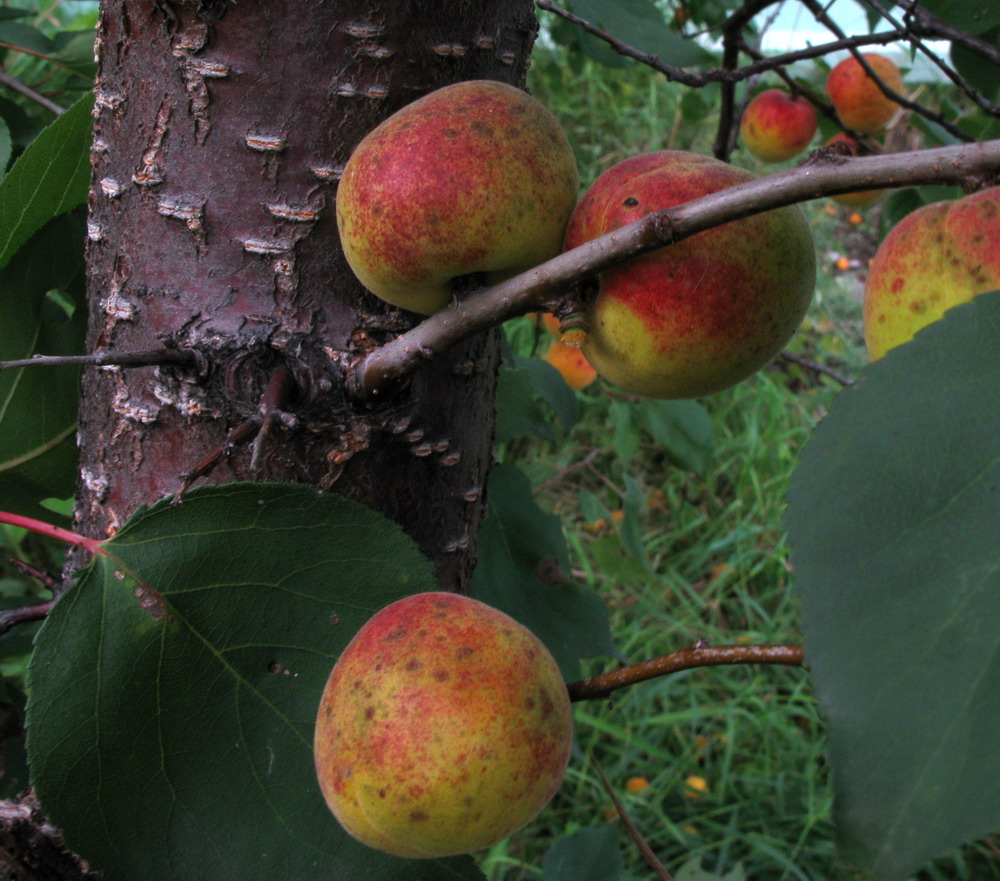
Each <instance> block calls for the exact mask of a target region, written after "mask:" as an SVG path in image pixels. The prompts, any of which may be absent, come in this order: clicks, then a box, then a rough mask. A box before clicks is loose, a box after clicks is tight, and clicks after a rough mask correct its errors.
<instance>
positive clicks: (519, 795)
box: [314, 56, 1000, 858]
mask: <svg viewBox="0 0 1000 881" xmlns="http://www.w3.org/2000/svg"><path fill="white" fill-rule="evenodd" d="M867 58H868V62H869V64H870V66H871V67H872V68H873V69H874V70H876V72H877V73H878V74H879V75H880V76H881V77H882V78H883V80H884V81H885V82H886V83H887V84H888V85H889V86H890V87H891V88H893V89H894V90H898V89H899V88H900V87H901V85H902V83H901V82H900V81H898V80H897V77H898V71H895V67H894V66H892V67H888V66H886V65H884V64H882V62H881V61H879V60H877V56H867ZM852 61H853V59H849V60H848V62H845V63H844V64H842V65H838V67H837V68H835V69H834V71H833V72H832V73H831V75H830V82H829V92H830V95H831V98H832V99H833V101H834V104H835V107H836V109H837V113H838V115H839V116H840V118H841V121H842V122H843V123H844V125H845V126H848V127H849V128H850V129H852V130H853V131H854V132H856V133H871V132H873V131H876V130H878V128H879V127H880V126H884V125H885V124H886V122H887V121H888V119H889V117H890V116H891V115H892V114H893V113H894V112H895V105H894V104H893V103H892V102H891V101H889V100H888V99H885V98H884V96H883V95H882V94H881V92H879V94H878V96H876V95H874V93H872V91H871V84H870V81H867V80H866V78H865V77H864V76H861V75H859V74H858V72H857V69H855V67H854V66H853V65H856V64H857V62H853V65H852ZM889 64H891V62H889ZM894 71H895V73H894ZM862 73H864V71H863V70H862ZM748 117H749V118H748ZM781 119H785V120H794V121H795V127H796V131H794V132H792V133H791V135H790V136H788V137H785V136H784V135H782V134H781V132H780V131H779V129H780V126H778V128H777V129H776V128H775V126H774V124H773V123H774V121H775V120H779V121H780V120H781ZM814 131H815V113H814V112H812V108H811V107H810V106H809V105H808V104H805V103H804V102H803V101H802V100H801V99H790V98H788V97H787V96H784V95H783V94H781V93H775V92H773V91H772V92H765V93H763V94H762V95H760V96H758V98H757V99H756V100H755V101H754V102H752V103H751V105H750V106H749V107H748V110H747V115H746V116H745V117H744V141H745V143H746V144H747V146H748V148H749V149H752V150H753V151H754V152H756V153H757V155H759V156H761V157H762V158H765V159H767V160H768V161H778V160H780V159H783V158H789V157H790V156H792V155H795V152H794V151H799V150H802V149H804V147H805V145H807V144H808V142H809V140H810V139H811V138H812V136H813V134H814ZM775 132H777V134H775ZM786 134H787V133H786ZM779 135H780V136H779ZM842 137H843V138H844V139H846V140H845V146H844V148H843V149H847V150H848V151H853V150H855V149H856V147H857V145H856V142H855V141H854V140H853V139H852V138H850V137H849V136H848V135H846V134H845V135H843V136H842ZM752 177H753V175H752V174H751V173H750V172H748V171H744V170H741V169H738V168H736V167H734V166H732V165H729V164H727V163H724V162H720V161H718V160H716V159H713V158H710V157H707V156H701V155H697V154H694V153H687V152H679V151H670V150H664V151H658V152H653V153H648V154H645V155H641V156H635V157H632V158H629V159H626V160H624V161H622V162H620V163H618V164H617V165H615V166H613V167H612V168H610V169H608V170H607V171H606V172H604V173H603V174H602V175H600V176H599V177H598V178H597V180H596V181H595V182H594V183H593V185H592V186H591V187H590V189H589V190H588V191H587V192H586V193H585V194H584V195H583V197H582V198H581V199H580V200H579V202H577V189H578V180H577V171H576V163H575V160H574V155H573V150H572V147H571V145H570V144H569V141H568V140H567V138H566V136H565V134H564V133H563V132H562V130H561V128H560V127H559V125H558V123H557V122H556V121H555V119H554V118H553V117H552V116H551V114H550V113H549V112H548V111H547V110H545V108H543V107H542V106H541V105H540V104H539V103H538V102H537V101H535V100H534V99H532V98H530V97H529V96H528V95H526V94H525V93H524V92H522V91H520V90H518V89H515V88H513V87H511V86H507V85H504V84H501V83H496V82H491V81H473V82H466V83H460V84H458V85H454V86H449V87H446V88H443V89H440V90H438V91H436V92H433V93H431V94H430V95H427V96H426V97H424V98H422V99H420V100H418V101H415V102H414V103H412V104H410V105H408V106H407V107H404V108H403V109H402V110H401V111H399V112H398V113H397V114H395V115H394V116H392V117H390V118H389V119H388V120H386V121H385V122H384V123H383V124H382V125H380V126H379V127H378V128H376V129H375V130H374V131H372V132H371V133H370V134H369V135H368V136H367V137H366V138H365V139H364V140H363V141H362V142H361V143H360V144H359V145H358V147H357V149H356V151H355V152H354V154H353V155H352V157H351V159H350V161H349V162H348V164H347V166H346V168H345V171H344V176H343V179H342V181H341V184H340V189H339V192H338V196H337V219H338V224H339V228H340V233H341V239H342V244H343V248H344V253H345V255H346V257H347V260H348V262H349V263H350V265H351V267H352V268H353V270H354V272H355V273H356V274H357V276H358V278H359V279H360V280H361V281H362V283H363V284H364V285H365V286H366V287H367V288H368V289H369V290H370V291H371V292H373V293H374V294H376V295H377V296H379V297H381V298H383V299H384V300H386V301H387V302H389V303H391V304H393V305H395V306H397V307H399V308H402V309H407V310H410V311H413V312H417V313H424V314H429V313H432V312H435V311H437V310H440V309H442V308H445V307H447V306H448V305H449V303H451V302H453V300H455V299H456V298H458V299H460V298H461V297H462V296H464V295H465V294H467V293H468V292H469V291H470V290H471V289H473V288H474V287H475V286H476V285H481V284H490V283H493V282H496V281H498V280H501V279H504V278H507V277H509V276H512V275H515V274H517V273H520V272H522V271H525V270H527V269H530V268H532V267H534V266H536V265H537V264H539V263H541V262H543V261H545V260H548V259H550V258H551V257H554V256H556V255H557V254H558V253H560V251H562V250H564V249H565V250H568V249H574V248H577V247H579V246H581V245H583V244H585V243H586V242H589V241H592V240H594V239H596V238H598V237H601V236H605V235H607V234H609V233H613V232H614V231H615V230H618V229H620V228H621V227H623V226H625V225H627V224H630V223H632V222H633V221H637V220H639V219H641V218H642V217H644V216H646V215H649V214H651V213H653V212H657V211H660V210H663V209H666V208H670V207H673V206H677V205H680V204H683V203H686V202H689V201H691V200H694V199H697V198H699V197H702V196H705V195H707V194H710V193H715V192H719V191H721V190H725V189H727V188H729V187H733V186H737V185H739V184H741V183H743V182H745V181H748V180H750V179H752ZM857 198H858V199H862V198H864V199H869V198H870V194H867V193H865V194H859V195H858V196H857ZM815 271H816V267H815V255H814V250H813V244H812V238H811V234H810V230H809V226H808V224H807V223H806V220H805V218H804V216H803V214H802V212H801V211H800V210H799V209H798V207H796V206H791V207H786V208H780V209H776V210H771V211H767V212H764V213H761V214H757V215H753V216H750V217H745V218H742V219H740V220H735V221H731V222H729V223H726V224H724V225H722V226H719V227H715V228H713V229H710V230H707V231H705V232H702V233H699V234H697V235H695V236H692V237H690V238H687V239H684V240H682V241H681V242H679V243H676V244H674V245H672V246H669V247H663V248H659V249H657V250H654V251H651V252H649V253H646V254H644V255H642V256H639V257H633V258H631V259H628V260H626V261H624V262H622V263H620V264H618V265H616V266H614V267H612V268H610V269H607V270H605V271H604V272H602V273H601V274H600V275H599V277H598V279H597V284H596V286H595V291H594V292H593V293H592V294H591V295H590V296H589V299H587V301H586V303H585V309H584V312H583V314H578V315H573V316H570V318H568V319H567V320H565V321H563V322H560V321H559V319H557V318H555V317H554V316H553V315H551V314H540V315H538V316H537V318H538V320H539V321H540V322H541V323H543V324H544V325H545V326H546V327H548V328H549V329H550V330H551V331H552V333H553V334H556V335H558V334H562V336H563V339H565V340H573V341H577V342H581V343H582V352H581V350H580V349H577V348H573V347H571V346H569V345H566V344H565V343H564V342H563V341H562V340H561V339H556V340H554V341H553V344H552V347H551V349H550V350H549V353H548V355H547V357H548V359H549V361H550V363H552V364H553V365H554V366H556V367H557V368H558V369H560V370H561V371H562V372H563V375H564V376H565V377H566V379H567V381H568V382H570V384H571V385H573V386H574V387H575V388H580V387H582V386H584V385H586V384H587V383H589V382H590V381H591V380H592V379H593V378H594V376H595V372H596V374H599V375H601V376H602V377H604V378H605V379H607V380H609V381H611V382H613V383H616V384H617V385H619V386H620V387H621V388H623V389H625V390H627V391H630V392H633V393H635V394H639V395H646V396H652V397H660V398H684V397H693V396H700V395H706V394H710V393H713V392H717V391H720V390H721V389H724V388H727V387H728V386H731V385H733V384H734V383H736V382H739V381H741V380H742V379H744V378H746V377H748V376H750V375H751V374H753V373H754V372H755V371H757V370H759V369H760V368H761V367H763V366H764V365H765V364H766V363H767V362H768V361H769V360H771V359H772V358H773V357H774V356H775V355H776V354H777V353H778V351H779V350H780V348H781V347H782V346H783V345H784V344H785V342H786V341H787V340H788V339H789V337H790V336H791V335H792V334H793V333H794V332H795V330H796V328H797V327H798V325H799V323H800V321H801V319H802V317H803V315H804V313H805V311H806V308H807V307H808V305H809V302H810V299H811V297H812V293H813V286H814V283H815ZM996 287H1000V188H994V189H989V190H984V191H982V192H980V193H977V194H974V195H971V196H968V197H966V198H963V199H959V200H956V201H954V202H950V203H938V204H934V205H929V206H927V207H925V208H922V209H920V210H918V211H915V212H913V213H912V214H911V215H909V217H907V218H906V219H905V220H904V221H903V222H901V223H900V224H899V225H898V226H896V228H895V229H894V230H893V231H892V232H891V233H890V235H889V236H888V237H887V238H886V240H885V242H884V243H883V245H882V248H881V249H880V250H879V253H878V255H877V256H876V258H875V260H874V262H873V264H872V267H871V273H870V276H869V279H868V287H867V291H866V299H865V331H866V337H867V340H868V345H869V347H870V350H871V354H872V357H873V358H878V357H881V355H883V354H884V353H885V352H886V351H888V350H889V349H891V348H893V347H894V346H897V345H899V344H900V343H902V342H904V341H905V340H907V339H908V338H909V337H910V336H912V335H913V334H914V333H915V332H916V331H917V330H918V329H919V328H920V327H922V326H924V325H925V324H927V323H929V322H930V321H933V320H935V319H936V318H938V317H940V315H941V314H942V313H943V312H944V310H945V309H947V308H948V307H950V306H952V305H954V304H956V303H959V302H965V301H967V300H969V299H971V298H972V297H973V296H975V295H976V294H978V293H981V292H983V291H986V290H991V289H993V288H996ZM456 311H458V312H460V309H458V310H456ZM571 743H572V716H571V713H570V705H569V697H568V693H567V689H566V686H565V683H564V682H563V680H562V678H561V675H560V673H559V669H558V667H557V665H556V662H555V661H554V660H553V658H552V656H551V654H550V653H549V652H548V650H547V649H546V648H545V646H544V645H543V644H542V643H541V642H540V641H539V640H538V639H537V638H536V637H535V636H534V635H533V634H532V633H530V631H528V630H527V629H525V628H524V627H523V626H522V625H520V624H518V623H517V622H515V621H513V620H512V619H511V618H509V617H508V616H506V615H504V614H503V613H501V612H499V611H497V610H495V609H492V608H490V607H488V606H485V605H484V604H482V603H480V602H477V601H475V600H471V599H469V598H467V597H462V596H458V595H455V594H448V593H425V594H417V595H414V596H409V597H406V598H404V599H402V600H399V601H397V602H396V603H393V604H391V605H390V606H387V607H386V608H384V609H382V610H381V611H380V612H378V613H377V614H375V616H374V617H372V618H371V619H370V620H369V621H368V622H367V623H366V624H365V625H364V626H363V627H362V628H361V629H360V630H359V631H358V633H357V634H356V635H355V637H354V638H353V640H352V641H351V642H350V644H349V645H348V646H347V648H346V649H345V650H344V651H343V653H342V654H341V655H340V657H339V658H338V660H337V662H336V665H335V666H334V668H333V671H332V672H331V674H330V677H329V680H328V682H327V685H326V688H325V690H324V692H323V695H322V700H321V702H320V707H319V715H318V718H317V724H316V729H315V743H314V747H315V758H316V770H317V775H318V779H319V784H320V788H321V789H322V791H323V794H324V796H325V798H326V800H327V803H328V804H329V806H330V808H331V810H332V811H333V813H334V814H335V816H336V817H337V818H338V819H339V820H340V822H341V824H342V825H343V827H344V828H345V829H346V830H347V831H348V832H349V833H350V834H351V835H353V836H354V837H356V838H357V839H358V840H360V841H361V842H363V843H365V844H367V845H370V846H371V847H374V848H378V849H381V850H384V851H387V852H389V853H392V854H396V855H399V856H403V857H409V858H437V857H443V856H448V855H451V854H458V853H465V852H470V851H474V850H478V849H481V848H484V847H488V846H489V845H491V844H493V843H494V842H496V841H499V840H500V839H502V838H505V837H506V836H508V835H510V834H511V833H513V832H514V831H516V830H517V829H519V828H521V827H522V826H523V825H524V824H526V823H527V822H529V821H530V820H531V819H533V818H534V816H535V815H536V814H537V813H538V812H539V811H540V810H541V809H542V807H543V806H544V805H545V804H546V803H547V802H548V800H549V799H550V798H551V797H552V795H553V794H554V793H555V791H556V789H557V788H558V787H559V785H560V783H561V781H562V778H563V775H564V773H565V770H566V765H567V762H568V758H569V752H570V746H571Z"/></svg>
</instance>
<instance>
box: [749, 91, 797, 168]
mask: <svg viewBox="0 0 1000 881" xmlns="http://www.w3.org/2000/svg"><path fill="white" fill-rule="evenodd" d="M815 134H816V111H815V109H814V108H813V106H812V104H810V103H809V102H808V101H807V100H806V99H805V98H803V97H801V96H797V97H795V98H793V97H792V96H791V95H789V94H788V92H785V91H784V90H782V89H767V90H766V91H763V92H761V93H760V94H759V95H757V96H756V97H755V98H754V99H753V100H752V101H751V102H750V103H749V104H748V105H747V108H746V110H744V111H743V118H742V119H741V120H740V140H741V141H742V142H743V146H744V147H746V148H747V150H749V151H750V152H751V153H752V154H753V155H754V156H756V157H757V158H758V159H760V160H762V161H764V162H784V161H785V160H787V159H791V158H793V157H795V156H798V155H799V153H801V152H802V151H803V150H805V148H806V147H808V146H809V143H810V141H812V139H813V136H814V135H815Z"/></svg>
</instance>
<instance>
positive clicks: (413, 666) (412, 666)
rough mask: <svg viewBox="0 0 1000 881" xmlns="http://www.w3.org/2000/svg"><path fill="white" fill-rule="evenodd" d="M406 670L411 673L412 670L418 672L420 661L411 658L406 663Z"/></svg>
mask: <svg viewBox="0 0 1000 881" xmlns="http://www.w3.org/2000/svg"><path fill="white" fill-rule="evenodd" d="M406 669H407V670H410V671H411V672H412V671H413V670H419V669H420V661H418V660H417V659H416V658H411V659H410V660H409V661H407V662H406Z"/></svg>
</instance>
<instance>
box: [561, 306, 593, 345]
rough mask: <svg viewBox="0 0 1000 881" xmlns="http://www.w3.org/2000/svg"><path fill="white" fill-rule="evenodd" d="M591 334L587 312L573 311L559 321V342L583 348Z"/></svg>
mask: <svg viewBox="0 0 1000 881" xmlns="http://www.w3.org/2000/svg"><path fill="white" fill-rule="evenodd" d="M589 336H590V324H589V322H588V321H587V316H586V313H584V312H572V313H570V314H569V315H567V316H566V317H565V318H564V319H563V320H562V321H560V322H559V342H561V343H562V344H563V345H564V346H572V347H573V348H574V349H580V348H583V346H585V345H586V344H587V339H588V338H589Z"/></svg>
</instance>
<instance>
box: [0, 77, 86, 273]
mask: <svg viewBox="0 0 1000 881" xmlns="http://www.w3.org/2000/svg"><path fill="white" fill-rule="evenodd" d="M93 106H94V98H93V95H87V96H86V97H84V98H81V99H80V100H79V101H77V102H76V104H74V105H73V106H72V107H71V108H70V109H69V110H67V111H66V112H65V113H64V114H62V116H60V117H59V118H58V119H57V120H56V121H55V122H53V123H52V125H50V126H49V127H48V128H46V129H45V130H44V131H43V132H42V133H41V134H40V135H39V136H38V137H37V138H35V140H33V141H32V142H31V143H30V144H29V145H28V147H27V149H26V150H25V151H24V153H22V154H21V156H20V157H18V160H17V162H15V163H14V165H13V167H12V168H11V170H10V172H9V173H8V174H7V176H6V177H5V178H4V179H3V180H2V181H0V230H2V233H0V267H3V266H6V265H7V263H8V262H9V261H10V258H11V257H13V256H14V254H15V253H16V252H17V250H18V248H20V247H21V245H23V244H24V243H25V242H26V241H27V240H28V239H29V238H30V237H31V236H32V235H33V234H34V232H35V231H36V230H38V229H40V228H41V227H42V226H44V225H45V224H46V223H48V222H49V221H50V220H51V219H52V218H53V217H58V216H59V215H60V214H63V213H65V212H66V211H69V210H70V209H71V208H75V207H76V206H77V205H82V204H83V203H84V202H86V200H87V187H88V186H89V183H90V135H91V130H92V127H93V119H92V117H91V115H90V110H91V108H92V107H93Z"/></svg>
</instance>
